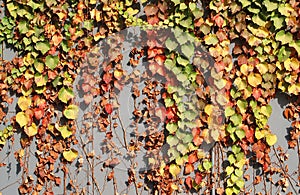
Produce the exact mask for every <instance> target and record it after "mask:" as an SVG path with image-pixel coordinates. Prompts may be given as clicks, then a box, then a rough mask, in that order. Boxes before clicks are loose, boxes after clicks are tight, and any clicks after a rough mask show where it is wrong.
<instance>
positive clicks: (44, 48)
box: [34, 41, 50, 57]
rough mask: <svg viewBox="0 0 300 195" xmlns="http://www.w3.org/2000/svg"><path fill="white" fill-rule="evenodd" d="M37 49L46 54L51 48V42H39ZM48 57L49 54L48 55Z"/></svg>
mask: <svg viewBox="0 0 300 195" xmlns="http://www.w3.org/2000/svg"><path fill="white" fill-rule="evenodd" d="M34 48H35V49H36V50H39V51H40V52H42V54H43V55H44V54H45V53H47V52H48V51H49V50H50V44H49V43H48V42H41V41H40V42H37V43H36V45H35V47H34ZM47 57H48V56H47Z"/></svg>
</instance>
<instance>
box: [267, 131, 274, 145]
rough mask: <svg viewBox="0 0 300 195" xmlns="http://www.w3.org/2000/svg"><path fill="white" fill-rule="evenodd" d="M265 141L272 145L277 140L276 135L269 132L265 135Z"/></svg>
mask: <svg viewBox="0 0 300 195" xmlns="http://www.w3.org/2000/svg"><path fill="white" fill-rule="evenodd" d="M266 141H267V143H268V145H269V146H273V145H274V144H275V143H276V142H277V136H276V135H275V134H271V133H270V134H268V135H267V136H266Z"/></svg>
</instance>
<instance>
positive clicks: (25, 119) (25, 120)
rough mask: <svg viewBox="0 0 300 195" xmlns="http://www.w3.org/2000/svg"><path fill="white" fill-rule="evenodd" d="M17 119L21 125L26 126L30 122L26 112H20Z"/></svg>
mask: <svg viewBox="0 0 300 195" xmlns="http://www.w3.org/2000/svg"><path fill="white" fill-rule="evenodd" d="M16 121H17V123H19V125H20V127H24V126H25V125H27V124H28V122H29V118H28V116H27V115H26V114H25V113H24V112H18V113H17V115H16Z"/></svg>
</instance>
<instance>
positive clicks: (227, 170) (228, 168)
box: [225, 166, 234, 175]
mask: <svg viewBox="0 0 300 195" xmlns="http://www.w3.org/2000/svg"><path fill="white" fill-rule="evenodd" d="M225 171H226V174H227V175H230V174H231V173H233V171H234V167H232V166H228V167H226V169H225Z"/></svg>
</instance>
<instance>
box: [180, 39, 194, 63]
mask: <svg viewBox="0 0 300 195" xmlns="http://www.w3.org/2000/svg"><path fill="white" fill-rule="evenodd" d="M194 50H195V48H194V45H193V44H191V43H190V44H184V45H182V46H181V51H182V53H183V55H184V56H186V57H187V58H188V59H190V58H191V57H192V56H193V55H194Z"/></svg>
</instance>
